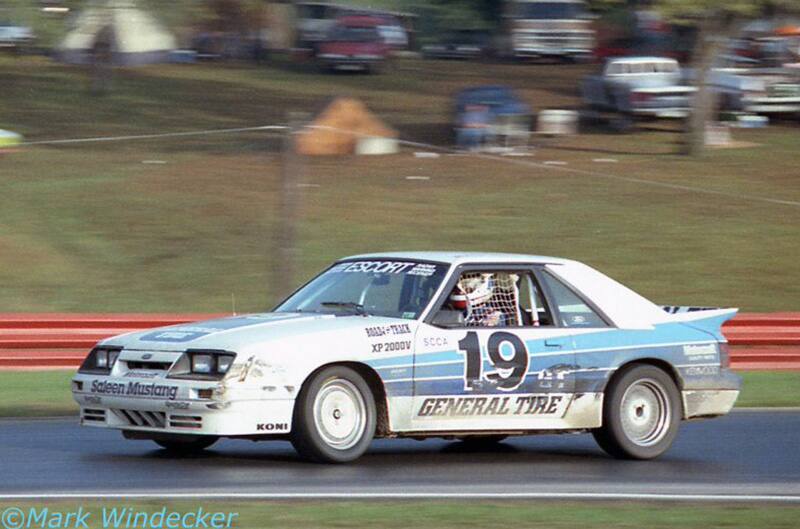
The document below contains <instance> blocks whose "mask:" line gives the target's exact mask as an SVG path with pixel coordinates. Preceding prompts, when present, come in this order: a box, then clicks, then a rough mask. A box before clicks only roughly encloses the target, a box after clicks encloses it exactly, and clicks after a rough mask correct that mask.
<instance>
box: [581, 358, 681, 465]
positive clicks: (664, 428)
mask: <svg viewBox="0 0 800 529" xmlns="http://www.w3.org/2000/svg"><path fill="white" fill-rule="evenodd" d="M680 420H681V403H680V396H679V394H678V388H677V387H676V386H675V382H673V380H672V378H671V377H670V376H669V375H668V374H667V373H665V372H664V371H663V370H661V369H659V368H657V367H655V366H651V365H637V366H633V367H631V368H630V369H627V370H626V371H624V372H623V373H621V374H620V377H619V378H617V379H616V380H614V381H613V382H612V383H611V385H610V387H609V388H608V390H607V391H606V395H605V399H604V402H603V426H602V427H601V428H599V429H597V430H594V431H593V432H592V434H593V435H594V438H595V440H596V441H597V444H599V445H600V447H601V448H602V449H603V450H605V451H606V452H607V453H608V454H610V455H612V456H614V457H618V458H624V459H653V458H655V457H658V456H660V455H661V454H663V453H664V452H666V451H667V450H668V449H669V447H670V446H671V445H672V442H673V441H674V440H675V436H676V435H677V434H678V427H679V426H680Z"/></svg>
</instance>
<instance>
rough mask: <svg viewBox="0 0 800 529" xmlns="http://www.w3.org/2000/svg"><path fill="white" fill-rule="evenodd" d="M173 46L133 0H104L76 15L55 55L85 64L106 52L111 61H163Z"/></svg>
mask: <svg viewBox="0 0 800 529" xmlns="http://www.w3.org/2000/svg"><path fill="white" fill-rule="evenodd" d="M175 47H176V42H175V37H174V36H173V35H172V34H171V33H169V32H168V31H167V30H166V29H164V28H163V27H162V26H161V25H160V24H159V23H158V21H156V19H155V18H154V17H153V16H151V15H150V14H148V13H146V12H145V11H143V10H141V9H139V7H138V6H137V5H136V2H135V1H134V0H105V1H103V2H94V3H92V5H90V6H89V7H88V8H86V9H85V10H84V11H82V12H81V13H80V14H79V15H78V17H77V18H76V20H75V23H74V26H73V28H72V29H71V30H70V32H69V33H68V34H67V36H66V37H65V38H64V40H63V41H62V42H61V43H60V44H59V46H58V48H57V56H58V58H59V59H60V60H61V61H64V62H68V63H73V64H89V63H92V62H94V61H95V60H98V57H100V56H105V57H106V58H108V56H109V55H110V60H111V62H112V63H113V64H116V65H139V64H150V63H155V62H165V61H167V60H168V57H169V53H170V52H171V51H172V50H174V49H175Z"/></svg>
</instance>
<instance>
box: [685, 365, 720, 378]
mask: <svg viewBox="0 0 800 529" xmlns="http://www.w3.org/2000/svg"><path fill="white" fill-rule="evenodd" d="M685 373H686V375H687V376H694V377H707V376H716V375H719V367H717V366H695V367H687V368H686V370H685Z"/></svg>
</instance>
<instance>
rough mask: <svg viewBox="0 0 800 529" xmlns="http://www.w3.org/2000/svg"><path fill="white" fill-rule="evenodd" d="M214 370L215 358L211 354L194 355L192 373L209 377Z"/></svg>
mask: <svg viewBox="0 0 800 529" xmlns="http://www.w3.org/2000/svg"><path fill="white" fill-rule="evenodd" d="M213 370H214V357H213V356H212V355H210V354H193V355H192V373H200V374H202V375H209V374H211V372H212V371H213Z"/></svg>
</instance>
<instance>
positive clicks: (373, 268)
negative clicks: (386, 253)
mask: <svg viewBox="0 0 800 529" xmlns="http://www.w3.org/2000/svg"><path fill="white" fill-rule="evenodd" d="M414 265H415V263H409V262H408V261H355V262H350V263H340V264H338V265H336V266H334V267H333V268H332V269H331V272H344V273H346V274H352V273H362V274H363V273H370V274H401V273H403V272H407V271H408V270H409V269H410V268H412V267H413V266H414Z"/></svg>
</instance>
